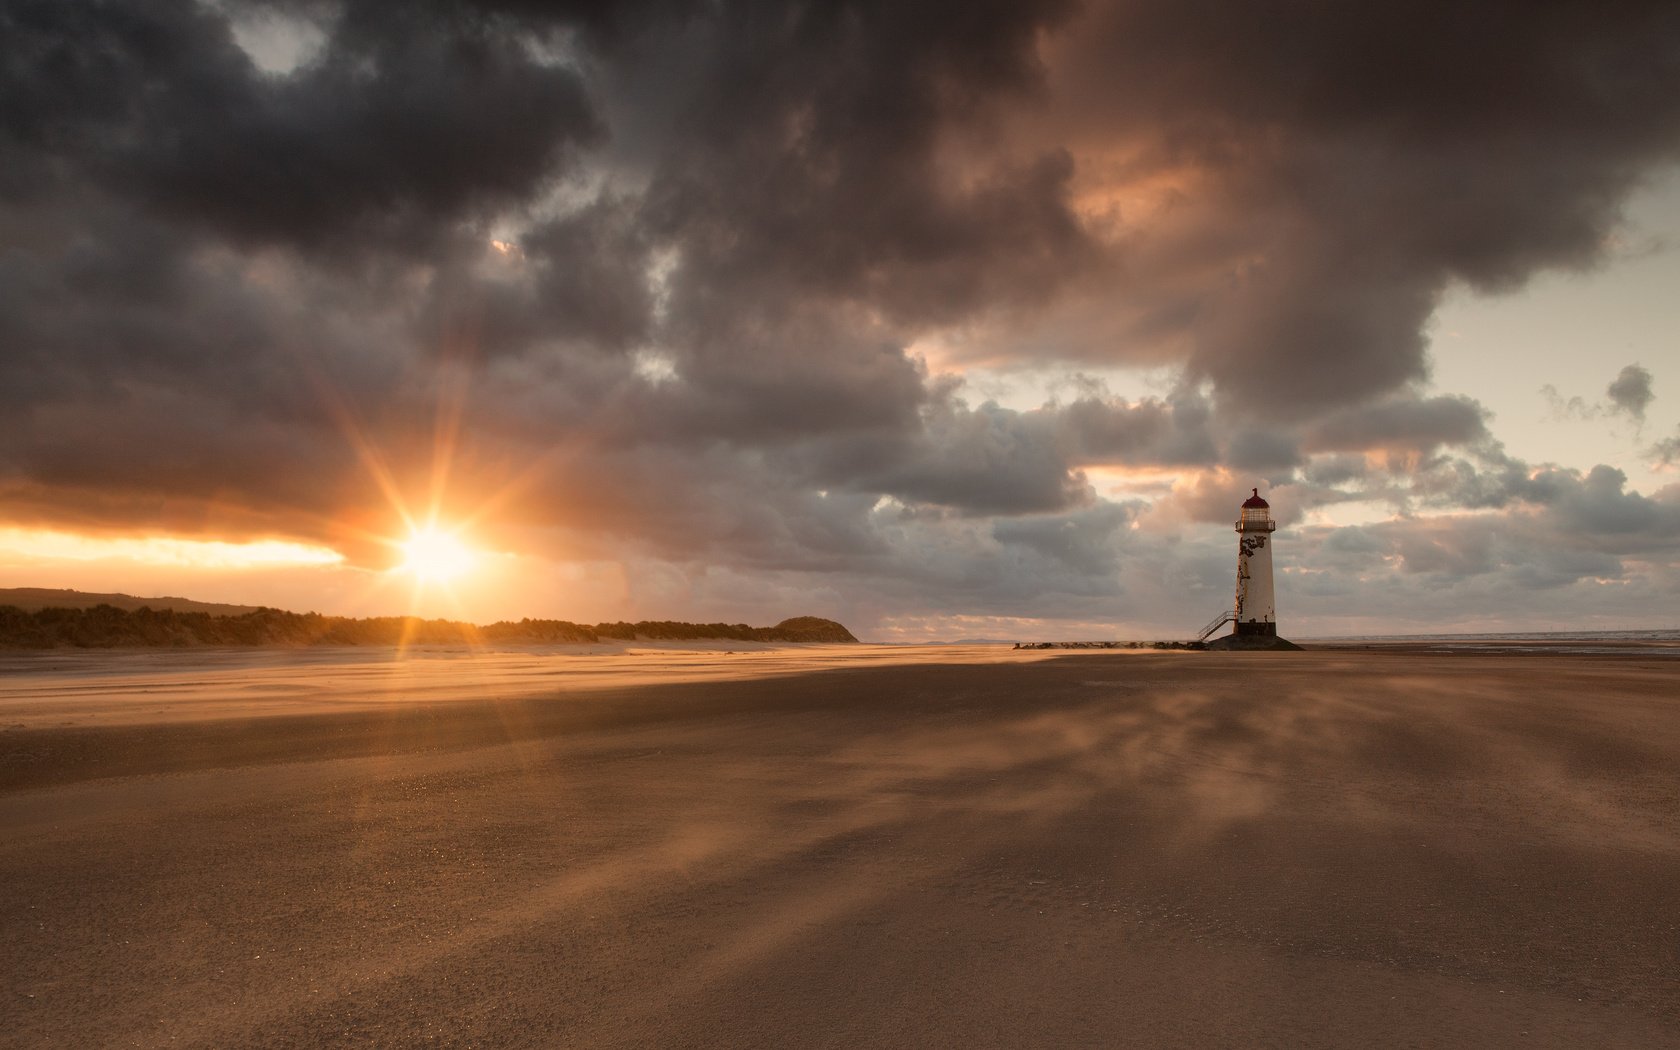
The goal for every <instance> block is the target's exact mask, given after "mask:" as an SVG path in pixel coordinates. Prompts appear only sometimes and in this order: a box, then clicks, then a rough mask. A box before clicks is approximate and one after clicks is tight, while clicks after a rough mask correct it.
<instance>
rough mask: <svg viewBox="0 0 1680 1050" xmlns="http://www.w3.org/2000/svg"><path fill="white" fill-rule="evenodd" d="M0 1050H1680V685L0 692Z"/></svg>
mask: <svg viewBox="0 0 1680 1050" xmlns="http://www.w3.org/2000/svg"><path fill="white" fill-rule="evenodd" d="M0 886H4V888H5V889H4V892H3V893H0V981H3V984H0V1002H3V1003H4V1009H3V1011H0V1046H6V1047H14V1046H15V1047H36V1046H66V1047H86V1046H139V1047H150V1046H197V1047H245V1046H250V1047H259V1046H260V1047H290V1046H305V1047H312V1046H434V1045H435V1046H487V1047H493V1046H532V1047H540V1046H580V1047H581V1046H590V1047H596V1046H599V1047H630V1046H677V1047H715V1046H742V1047H789V1046H801V1047H803V1046H833V1047H849V1046H893V1047H898V1046H937V1047H971V1046H997V1047H1006V1046H1007V1047H1015V1046H1093V1047H1097V1046H1103V1047H1106V1046H1149V1047H1179V1046H1183V1047H1229V1046H1243V1047H1272V1046H1275V1047H1346V1046H1377V1047H1390V1046H1392V1047H1402V1046H1404V1047H1449V1046H1450V1047H1458V1046H1462V1047H1519V1046H1520V1047H1535V1046H1556V1047H1565V1046H1567V1047H1583V1046H1605V1047H1610V1046H1615V1047H1662V1046H1680V661H1677V660H1675V659H1674V658H1672V657H1671V656H1664V655H1654V654H1648V653H1646V654H1642V653H1639V652H1637V651H1630V652H1628V653H1618V654H1570V653H1556V652H1553V653H1542V654H1512V653H1500V652H1476V651H1456V652H1452V653H1432V652H1427V651H1416V650H1384V651H1369V652H1367V651H1350V650H1345V649H1331V650H1322V651H1315V652H1307V653H1295V654H1283V653H1279V654H1271V653H1260V654H1243V653H1233V654H1210V653H1157V652H1147V651H1146V652H1131V651H1118V652H1100V653H1083V652H1076V653H1065V654H1058V653H1036V652H1035V653H1014V652H1012V651H1010V650H1008V649H1002V648H974V649H962V650H952V649H923V650H904V649H898V650H886V649H871V648H858V649H853V650H850V651H847V650H840V651H838V652H836V651H835V650H831V649H828V648H826V647H818V648H812V649H805V648H795V649H791V650H761V651H756V652H753V653H739V652H737V653H734V654H729V653H727V652H693V653H671V652H624V651H620V652H615V653H613V654H611V655H606V654H597V655H596V656H590V655H588V654H587V653H575V652H574V653H566V654H559V655H556V654H537V653H530V652H510V653H492V654H480V655H478V656H472V655H469V654H462V653H431V654H422V655H421V656H419V657H417V658H410V659H405V660H393V659H391V658H389V656H388V655H380V654H372V655H370V654H366V653H327V654H321V653H308V654H272V653H269V654H249V653H246V654H185V655H182V654H173V653H171V654H33V655H31V656H28V657H7V658H5V659H4V660H0Z"/></svg>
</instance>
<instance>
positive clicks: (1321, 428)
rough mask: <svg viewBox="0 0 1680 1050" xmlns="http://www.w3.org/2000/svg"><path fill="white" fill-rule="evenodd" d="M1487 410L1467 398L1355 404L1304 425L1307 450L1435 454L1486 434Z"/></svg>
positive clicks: (1484, 437) (1471, 442) (1483, 438)
mask: <svg viewBox="0 0 1680 1050" xmlns="http://www.w3.org/2000/svg"><path fill="white" fill-rule="evenodd" d="M1488 436H1489V435H1488V430H1487V410H1486V409H1484V408H1482V406H1481V405H1479V404H1477V403H1476V402H1475V401H1473V400H1471V399H1469V398H1467V397H1431V398H1391V399H1388V400H1385V401H1381V402H1378V403H1376V404H1361V405H1353V406H1350V407H1348V408H1345V409H1342V410H1340V411H1338V412H1335V413H1332V414H1330V415H1328V416H1326V417H1324V418H1322V419H1320V420H1318V421H1316V422H1314V423H1313V424H1312V425H1311V426H1309V427H1308V428H1307V431H1306V436H1305V438H1304V442H1303V443H1304V445H1305V447H1306V448H1307V449H1308V450H1310V451H1314V452H1317V451H1336V452H1371V451H1400V452H1418V453H1423V454H1425V455H1427V454H1430V453H1433V452H1434V451H1436V450H1437V449H1439V448H1440V447H1442V446H1443V445H1470V444H1474V443H1476V442H1479V441H1485V440H1487V438H1488Z"/></svg>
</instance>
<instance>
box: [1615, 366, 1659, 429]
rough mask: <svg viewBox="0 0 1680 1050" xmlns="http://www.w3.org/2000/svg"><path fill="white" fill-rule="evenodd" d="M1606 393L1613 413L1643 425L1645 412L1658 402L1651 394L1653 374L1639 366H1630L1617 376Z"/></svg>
mask: <svg viewBox="0 0 1680 1050" xmlns="http://www.w3.org/2000/svg"><path fill="white" fill-rule="evenodd" d="M1605 393H1607V394H1608V395H1609V396H1610V407H1611V411H1614V412H1622V413H1625V414H1627V415H1628V416H1629V417H1631V418H1632V419H1633V421H1634V422H1635V423H1638V424H1641V425H1643V424H1644V422H1645V410H1646V409H1647V408H1649V407H1650V406H1651V402H1652V401H1654V400H1656V395H1655V394H1653V393H1651V372H1650V370H1649V369H1647V368H1643V367H1641V366H1639V365H1637V364H1634V365H1628V366H1627V367H1626V368H1623V369H1622V370H1621V371H1620V372H1618V373H1617V374H1616V378H1615V379H1614V380H1612V381H1611V383H1610V386H1609V387H1608V388H1606V390H1605Z"/></svg>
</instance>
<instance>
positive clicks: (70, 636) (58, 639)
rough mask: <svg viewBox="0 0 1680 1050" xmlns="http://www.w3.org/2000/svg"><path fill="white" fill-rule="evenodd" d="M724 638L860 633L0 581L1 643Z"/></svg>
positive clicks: (786, 624) (814, 621) (808, 622)
mask: <svg viewBox="0 0 1680 1050" xmlns="http://www.w3.org/2000/svg"><path fill="white" fill-rule="evenodd" d="M644 639H645V640H649V641H675V640H683V641H689V640H694V641H698V640H702V639H715V640H720V641H737V642H820V643H836V642H856V641H857V638H856V637H854V636H853V634H852V632H851V631H848V630H847V629H846V628H845V627H844V626H842V625H841V624H839V623H836V622H835V621H833V620H825V619H822V618H821V617H817V616H795V617H793V618H791V619H787V620H783V621H782V622H781V623H778V624H776V625H775V626H774V627H750V626H748V625H747V624H744V623H736V624H729V623H681V622H677V621H672V620H642V621H638V622H636V623H623V622H620V623H598V624H594V625H588V624H577V623H572V622H571V621H569V620H530V619H524V620H518V621H512V620H502V621H499V622H497V623H492V624H488V625H482V626H481V625H478V624H471V623H465V622H462V621H459V620H423V619H420V618H418V617H412V616H374V617H366V618H354V617H348V616H323V615H321V614H320V613H295V612H287V611H285V610H282V609H270V608H266V607H260V606H238V605H215V604H211V603H207V602H195V601H192V600H191V599H187V598H135V597H133V596H131V595H126V594H87V593H83V592H80V591H55V590H46V589H41V588H13V589H6V588H0V648H8V649H58V648H87V649H109V648H181V647H188V646H280V647H301V646H355V645H368V646H379V645H485V644H492V645H497V644H499V645H555V644H568V643H572V644H578V643H594V642H602V641H638V640H644Z"/></svg>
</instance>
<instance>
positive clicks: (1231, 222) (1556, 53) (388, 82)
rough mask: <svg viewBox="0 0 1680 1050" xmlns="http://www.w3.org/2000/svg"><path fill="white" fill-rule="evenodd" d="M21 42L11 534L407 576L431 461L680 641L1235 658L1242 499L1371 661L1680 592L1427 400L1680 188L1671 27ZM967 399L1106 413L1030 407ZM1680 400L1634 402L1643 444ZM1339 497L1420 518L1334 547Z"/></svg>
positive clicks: (204, 15) (1643, 384) (540, 19)
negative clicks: (780, 623) (197, 543)
mask: <svg viewBox="0 0 1680 1050" xmlns="http://www.w3.org/2000/svg"><path fill="white" fill-rule="evenodd" d="M0 32H3V33H4V35H5V37H6V38H7V39H8V41H10V42H11V43H9V44H8V47H7V48H6V49H5V53H4V54H3V55H0V141H3V142H4V151H5V155H6V156H7V158H8V160H7V163H6V165H5V167H4V171H3V172H0V243H3V244H5V245H6V246H7V247H6V248H5V249H4V251H3V252H0V346H3V347H4V348H5V351H4V354H3V355H0V409H3V411H0V514H3V515H4V516H5V517H6V518H7V519H8V520H10V521H11V522H14V523H23V524H43V525H52V526H54V527H70V528H77V529H84V530H94V531H97V530H101V529H109V530H116V531H121V530H161V531H166V532H170V533H176V534H184V535H193V534H201V535H212V536H218V537H222V536H231V537H239V536H279V537H282V538H288V539H296V540H302V541H309V542H315V543H321V544H326V545H330V546H332V547H334V548H335V549H338V550H340V551H342V552H344V553H345V555H346V556H347V557H349V558H350V559H352V561H355V562H361V563H368V564H373V563H376V562H377V561H378V559H379V557H380V556H381V553H380V550H379V548H378V546H377V544H374V543H371V542H370V541H369V537H370V536H372V535H377V534H380V533H382V532H388V531H389V530H390V529H391V527H392V525H393V522H392V521H391V512H390V507H389V498H388V494H387V492H386V491H384V489H385V488H389V489H394V490H396V491H400V492H403V493H405V494H407V498H409V499H411V500H414V501H416V502H419V501H422V500H423V499H424V495H423V494H424V493H425V492H426V491H427V490H428V489H431V488H433V487H435V485H436V484H437V481H436V479H437V459H438V457H437V449H438V448H439V446H440V443H441V444H446V445H447V446H448V447H449V448H450V450H451V457H450V463H451V467H450V473H449V479H448V494H449V495H448V503H449V506H450V507H451V508H452V513H456V514H464V513H469V512H471V511H473V510H474V509H476V508H480V507H488V508H489V509H487V510H486V511H485V524H484V528H485V529H486V530H487V531H488V532H489V534H490V538H491V540H492V541H493V542H495V543H498V544H500V545H501V546H503V547H504V548H505V549H510V550H513V549H517V550H521V551H525V552H529V553H532V554H538V555H546V556H551V557H554V558H557V559H573V560H579V561H613V560H618V561H623V562H626V563H629V564H634V565H641V566H643V567H645V569H646V571H647V572H648V573H650V574H652V575H659V574H671V573H675V574H677V575H679V576H682V577H684V578H685V579H686V580H687V581H688V589H687V590H686V591H685V592H684V593H686V594H687V595H688V596H689V597H688V598H687V599H685V600H688V601H691V602H693V603H694V604H695V608H693V609H692V610H690V609H670V608H660V609H652V608H650V609H648V610H647V611H648V612H649V613H650V614H652V613H659V614H667V613H669V614H676V613H683V614H691V613H692V614H693V615H702V614H705V615H711V614H714V613H718V612H719V611H720V610H730V609H742V610H743V611H742V612H741V613H740V614H741V615H745V614H746V612H745V610H746V609H750V608H751V607H752V605H751V604H747V605H743V603H754V604H756V602H754V599H753V597H752V596H753V595H754V594H759V595H764V594H780V593H791V594H800V593H820V594H822V595H824V596H825V598H826V600H830V601H831V602H833V603H835V604H836V605H838V608H837V609H836V610H835V611H836V612H838V613H840V614H842V616H843V617H845V616H850V617H851V618H852V619H853V620H855V621H858V622H860V623H863V624H865V625H867V624H869V623H874V622H882V621H887V620H892V619H894V618H900V619H905V620H907V621H908V620H912V619H916V618H925V617H938V616H940V615H942V614H943V615H957V614H963V615H973V616H982V617H985V616H992V617H1002V618H1010V617H1015V618H1035V617H1041V618H1052V619H1068V620H1080V621H1090V622H1105V621H1107V622H1132V623H1160V622H1176V621H1177V620H1181V619H1184V618H1186V617H1187V618H1188V619H1190V620H1199V619H1202V618H1205V614H1206V613H1210V612H1211V611H1212V610H1213V609H1214V608H1217V607H1218V605H1219V604H1221V603H1222V602H1224V601H1225V600H1226V598H1227V592H1228V591H1229V589H1230V579H1229V576H1230V571H1231V568H1230V557H1229V551H1228V550H1227V549H1226V548H1227V547H1228V546H1229V544H1228V543H1227V542H1226V540H1227V537H1225V536H1224V535H1223V533H1221V532H1219V530H1217V529H1213V528H1209V527H1208V526H1213V525H1217V524H1219V523H1223V522H1228V520H1229V518H1230V516H1231V514H1232V508H1233V507H1234V505H1235V502H1236V500H1237V498H1239V496H1240V493H1242V492H1245V491H1246V490H1247V488H1248V487H1249V486H1251V485H1263V486H1265V487H1267V488H1269V489H1271V490H1272V491H1273V492H1274V493H1275V495H1276V498H1275V500H1274V502H1276V503H1277V504H1278V505H1279V506H1280V508H1287V513H1288V514H1289V515H1290V516H1291V519H1292V521H1293V522H1299V523H1300V525H1301V531H1300V537H1301V539H1302V541H1303V542H1301V543H1299V544H1297V547H1296V551H1297V554H1296V555H1295V557H1294V560H1293V561H1292V562H1288V561H1286V562H1285V563H1283V567H1284V568H1285V569H1286V570H1287V571H1290V572H1294V573H1297V574H1298V576H1299V579H1298V580H1297V581H1296V584H1295V586H1296V587H1297V589H1298V593H1300V594H1301V595H1302V596H1303V597H1304V598H1308V597H1310V599H1311V602H1312V605H1313V608H1314V609H1315V610H1316V614H1317V615H1321V616H1323V617H1325V618H1327V620H1328V619H1334V618H1337V617H1343V616H1348V617H1353V616H1357V615H1359V613H1360V610H1361V609H1362V608H1367V607H1368V606H1369V602H1368V599H1369V597H1370V596H1371V595H1373V594H1375V593H1378V592H1380V593H1382V594H1383V595H1384V598H1383V601H1384V602H1385V603H1386V604H1387V605H1388V606H1390V607H1391V608H1392V609H1393V612H1392V613H1391V615H1394V616H1399V617H1412V618H1416V619H1420V620H1429V619H1434V618H1437V617H1439V616H1440V615H1443V613H1442V610H1445V609H1449V608H1456V609H1458V610H1460V613H1459V615H1462V616H1475V615H1479V614H1483V613H1492V612H1495V611H1509V610H1512V609H1521V608H1523V607H1524V606H1525V604H1532V599H1529V598H1526V597H1524V596H1525V595H1531V594H1535V593H1539V592H1544V593H1546V594H1548V595H1549V597H1548V598H1547V599H1546V601H1547V603H1548V605H1550V606H1553V607H1559V608H1565V609H1570V610H1574V611H1576V612H1578V613H1579V614H1580V615H1582V616H1586V617H1595V616H1604V617H1624V618H1625V617H1632V618H1635V619H1638V618H1642V617H1649V616H1650V615H1653V614H1654V612H1655V610H1658V609H1660V608H1662V605H1661V602H1660V596H1661V595H1662V594H1663V593H1665V591H1666V592H1667V593H1670V594H1671V593H1672V589H1673V585H1674V584H1675V583H1676V582H1677V577H1680V573H1677V570H1676V559H1677V557H1680V555H1677V552H1676V549H1675V548H1676V544H1677V542H1680V541H1677V537H1680V489H1677V488H1676V487H1674V486H1670V487H1668V488H1664V489H1661V490H1659V491H1656V492H1652V493H1640V492H1637V491H1633V490H1631V489H1630V488H1629V487H1628V483H1627V478H1626V475H1625V473H1623V472H1620V471H1618V470H1617V469H1616V468H1615V467H1612V466H1603V465H1601V466H1597V467H1593V468H1590V469H1586V468H1585V467H1584V465H1583V469H1567V468H1564V467H1557V466H1552V465H1538V464H1534V465H1531V464H1527V463H1523V462H1521V461H1519V460H1517V459H1515V458H1513V457H1512V456H1510V455H1508V454H1507V453H1506V452H1505V450H1504V448H1503V447H1502V446H1501V444H1500V442H1499V441H1498V439H1497V436H1496V435H1495V433H1494V432H1493V430H1492V429H1491V428H1490V419H1489V414H1488V413H1487V411H1486V410H1485V409H1484V408H1482V406H1481V405H1479V404H1478V403H1477V402H1476V401H1475V400H1473V399H1472V398H1470V397H1466V396H1461V395H1456V394H1440V393H1434V392H1432V391H1430V389H1429V388H1428V385H1427V379H1428V356H1427V350H1428V330H1427V326H1428V322H1429V320H1430V317H1431V316H1432V314H1433V311H1434V310H1435V307H1436V306H1437V304H1438V303H1439V302H1440V301H1441V298H1442V296H1443V295H1444V294H1446V293H1447V292H1448V291H1449V290H1451V289H1454V288H1458V287H1466V286H1468V287H1470V288H1474V289H1477V290H1482V291H1490V292H1497V291H1504V290H1510V289H1514V288H1517V287H1519V286H1521V285H1522V284H1523V283H1524V282H1525V281H1526V280H1528V279H1529V278H1530V277H1532V276H1533V275H1535V274H1537V273H1540V272H1544V271H1547V270H1553V269H1558V268H1588V267H1592V266H1594V265H1596V264H1599V263H1600V262H1602V261H1603V260H1604V259H1605V257H1606V253H1607V251H1608V248H1607V245H1608V244H1609V242H1610V239H1611V236H1612V234H1614V233H1615V232H1616V230H1617V227H1618V223H1619V221H1620V207H1621V204H1622V202H1623V201H1624V200H1625V199H1626V198H1627V197H1628V195H1629V194H1630V193H1632V192H1633V191H1634V190H1635V189H1637V188H1638V187H1639V186H1641V185H1642V184H1643V182H1644V181H1645V180H1647V179H1649V178H1652V177H1654V176H1655V175H1656V174H1657V173H1659V172H1661V171H1663V170H1665V169H1666V168H1667V167H1669V166H1672V165H1673V164H1674V162H1675V161H1676V159H1677V158H1680V43H1677V41H1680V11H1676V10H1675V9H1674V7H1673V5H1672V4H1662V3H1650V4H1639V3H1628V4H1619V5H1613V6H1610V7H1606V6H1604V5H1602V4H1584V3H1583V4H1567V3H1551V4H1542V5H1534V4H1520V5H1519V4H1511V5H1501V4H1492V5H1487V4H1484V5H1477V6H1476V7H1475V8H1474V9H1465V8H1464V7H1463V5H1452V4H1421V5H1420V4H1408V5H1391V6H1386V7H1377V8H1372V7H1368V6H1367V7H1364V8H1349V9H1346V10H1342V9H1338V8H1329V9H1326V8H1323V7H1321V6H1319V5H1284V6H1282V7H1272V8H1267V9H1257V8H1254V7H1253V6H1252V5H1242V4H1199V3H1191V4H1186V3H1181V2H1179V3H1170V4H1169V3H1159V2H1106V3H1091V4H1084V5H1075V4H1072V3H1065V2H1060V0H1040V2H1027V3H1007V4H1005V3H995V4H994V3H982V4H974V3H965V4H961V5H956V4H939V3H933V4H917V5H902V4H892V3H884V2H883V3H849V4H800V3H791V4H765V3H729V2H723V3H706V4H700V3H684V2H681V0H664V2H652V0H650V2H647V3H631V4H592V3H584V2H577V3H552V4H548V3H530V2H520V0H484V2H477V3H441V2H422V3H402V4H395V3H383V2H365V3H329V2H320V0H309V2H297V3H282V2H264V0H223V2H220V3H215V4H208V3H204V4H201V3H190V2H186V0H165V2H154V0H147V2H140V0H111V2H107V3H102V4H97V5H63V4H58V3H52V2H49V0H6V2H5V3H4V4H3V5H0ZM1607 364H1608V363H1607ZM1618 364H1619V363H1615V364H1608V367H1607V372H1608V371H1609V370H1611V369H1614V368H1615V367H1617V365H1618ZM976 367H985V368H987V369H990V370H994V371H998V372H1002V373H1008V372H1009V371H1010V370H1012V369H1015V370H1019V369H1035V370H1040V371H1052V372H1059V373H1062V374H1065V375H1066V376H1068V377H1069V384H1068V385H1067V386H1066V387H1065V391H1066V392H1065V393H1064V394H1062V395H1059V396H1058V397H1056V398H1054V399H1052V400H1049V401H1047V402H1046V403H1044V404H1042V405H1040V406H1038V407H1036V408H1031V409H1025V410H1023V409H1019V408H1009V407H1004V406H1002V405H999V404H998V403H996V402H992V401H987V400H982V399H978V398H976V397H975V396H974V394H973V391H972V390H971V389H970V388H969V387H968V386H966V385H965V383H964V381H963V374H964V372H965V371H966V370H969V369H972V368H976ZM1126 370H1135V371H1145V370H1146V371H1148V372H1150V373H1151V374H1153V375H1155V376H1158V377H1160V376H1164V377H1166V379H1165V382H1164V384H1163V385H1162V386H1161V388H1160V392H1159V393H1157V394H1154V395H1151V396H1141V397H1140V396H1122V395H1119V394H1116V393H1115V392H1113V391H1112V389H1111V388H1110V386H1109V385H1107V384H1105V381H1104V380H1103V379H1101V378H1096V377H1097V376H1101V375H1105V374H1112V373H1114V372H1116V371H1126ZM1661 378H1663V377H1661V376H1653V373H1652V372H1651V371H1650V370H1649V369H1646V368H1644V367H1643V366H1641V365H1638V364H1637V363H1635V364H1630V365H1628V367H1626V368H1623V369H1622V371H1621V373H1620V374H1619V375H1616V376H1614V378H1612V377H1611V376H1610V375H1608V374H1607V376H1606V380H1607V381H1608V382H1609V384H1610V385H1609V386H1608V388H1607V389H1606V393H1605V396H1606V397H1607V398H1608V399H1609V401H1608V404H1607V405H1606V408H1605V410H1606V411H1607V412H1611V413H1619V414H1621V415H1622V416H1624V417H1626V418H1627V419H1629V420H1631V421H1633V422H1634V423H1636V424H1638V425H1640V426H1643V425H1644V423H1645V421H1646V418H1647V413H1648V411H1651V410H1652V409H1653V407H1654V406H1656V407H1658V408H1659V409H1660V401H1659V400H1658V399H1657V397H1656V394H1655V392H1654V387H1653V382H1654V380H1660V379H1661ZM1665 448H1666V446H1665V444H1664V443H1663V441H1662V440H1659V441H1658V442H1657V444H1656V445H1653V446H1651V451H1650V454H1651V456H1652V458H1653V459H1657V460H1661V459H1662V458H1663V457H1664V455H1665V452H1664V449H1665ZM1666 455H1667V458H1668V460H1670V461H1672V459H1673V458H1674V457H1673V456H1672V454H1671V452H1670V453H1667V454H1666ZM380 479H383V482H384V485H383V486H382V485H381V484H380V483H379V480H380ZM1340 506H1347V507H1380V508H1382V509H1383V510H1384V511H1385V516H1386V513H1397V514H1398V515H1399V516H1398V517H1397V518H1395V519H1394V520H1390V521H1382V522H1375V523H1372V524H1368V525H1347V526H1343V527H1339V528H1337V527H1330V526H1324V525H1319V524H1313V523H1312V522H1311V521H1309V519H1308V515H1309V514H1310V513H1311V512H1314V511H1318V510H1322V509H1326V508H1335V507H1340ZM696 581H699V582H696ZM648 592H649V593H650V594H651V595H654V596H657V598H658V599H660V600H667V599H668V598H669V596H670V593H671V591H669V590H668V589H666V588H663V587H661V586H651V587H649V588H648ZM648 600H649V601H650V602H651V601H653V600H655V599H654V598H652V597H650V598H649V599H648ZM1454 603H1457V604H1456V605H1455V604H1454ZM582 612H583V611H582V610H580V614H582ZM749 618H750V617H749Z"/></svg>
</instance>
